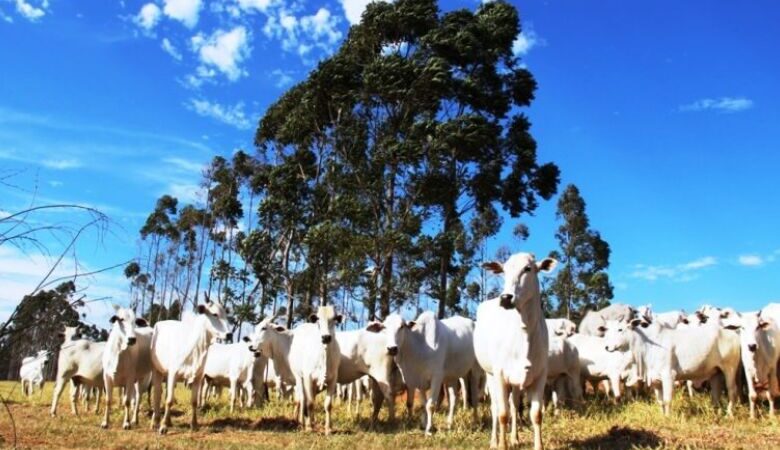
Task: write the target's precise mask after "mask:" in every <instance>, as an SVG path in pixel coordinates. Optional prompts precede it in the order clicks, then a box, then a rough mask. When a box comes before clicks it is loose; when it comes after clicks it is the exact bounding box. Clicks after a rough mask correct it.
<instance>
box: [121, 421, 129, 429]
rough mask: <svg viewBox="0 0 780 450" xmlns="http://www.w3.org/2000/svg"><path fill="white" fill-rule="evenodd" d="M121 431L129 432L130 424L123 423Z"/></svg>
mask: <svg viewBox="0 0 780 450" xmlns="http://www.w3.org/2000/svg"><path fill="white" fill-rule="evenodd" d="M122 429H123V430H129V429H130V424H129V423H127V422H125V423H123V424H122Z"/></svg>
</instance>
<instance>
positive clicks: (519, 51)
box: [512, 25, 546, 58]
mask: <svg viewBox="0 0 780 450" xmlns="http://www.w3.org/2000/svg"><path fill="white" fill-rule="evenodd" d="M545 44H546V41H545V40H544V39H542V38H540V37H539V35H537V34H536V31H534V29H533V27H531V26H530V25H529V26H528V27H527V28H526V29H524V30H523V31H522V32H520V33H519V34H518V35H517V38H515V41H514V42H512V54H513V55H515V57H516V58H519V57H521V56H525V55H526V54H528V52H530V51H531V49H532V48H534V47H536V46H543V45H545Z"/></svg>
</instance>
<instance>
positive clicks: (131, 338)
mask: <svg viewBox="0 0 780 450" xmlns="http://www.w3.org/2000/svg"><path fill="white" fill-rule="evenodd" d="M127 345H129V346H132V345H135V338H134V337H129V338H127Z"/></svg>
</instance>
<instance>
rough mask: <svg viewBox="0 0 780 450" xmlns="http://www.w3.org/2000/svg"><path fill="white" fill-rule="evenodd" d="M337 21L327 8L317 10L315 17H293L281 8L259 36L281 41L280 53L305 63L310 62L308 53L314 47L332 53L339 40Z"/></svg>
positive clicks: (271, 17) (340, 34) (338, 20)
mask: <svg viewBox="0 0 780 450" xmlns="http://www.w3.org/2000/svg"><path fill="white" fill-rule="evenodd" d="M340 22H341V19H339V18H338V17H336V16H334V15H333V14H331V12H330V11H329V10H328V9H327V8H320V9H319V10H318V11H317V12H316V13H315V14H313V15H309V16H302V17H296V16H294V15H292V14H291V13H290V12H289V11H286V10H284V9H282V10H280V11H278V12H277V14H276V15H275V16H273V15H272V16H270V17H269V18H268V20H267V21H266V23H265V26H263V33H264V34H265V35H266V36H268V37H269V38H272V39H277V40H279V41H281V45H282V50H284V51H286V52H291V53H297V54H298V55H299V56H300V57H301V58H302V59H303V60H304V61H305V62H307V63H311V62H312V61H311V60H310V58H309V54H310V53H311V51H312V50H313V49H315V48H319V49H320V50H322V51H323V52H324V53H332V52H333V51H334V50H335V47H336V44H337V43H338V41H339V40H340V39H341V37H342V33H341V31H339V29H338V26H339V23H340Z"/></svg>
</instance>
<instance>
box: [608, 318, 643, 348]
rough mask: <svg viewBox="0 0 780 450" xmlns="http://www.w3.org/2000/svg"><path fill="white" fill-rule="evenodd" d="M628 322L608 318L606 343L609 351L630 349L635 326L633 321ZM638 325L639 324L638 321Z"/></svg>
mask: <svg viewBox="0 0 780 450" xmlns="http://www.w3.org/2000/svg"><path fill="white" fill-rule="evenodd" d="M636 320H638V319H634V321H632V322H630V323H626V322H623V321H620V320H607V321H606V323H605V325H604V344H605V348H606V350H607V351H608V352H624V351H627V350H628V346H629V343H630V342H631V339H630V335H629V333H631V330H632V328H633V326H635V325H632V323H634V322H635V321H636ZM637 325H639V324H638V323H637Z"/></svg>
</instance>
